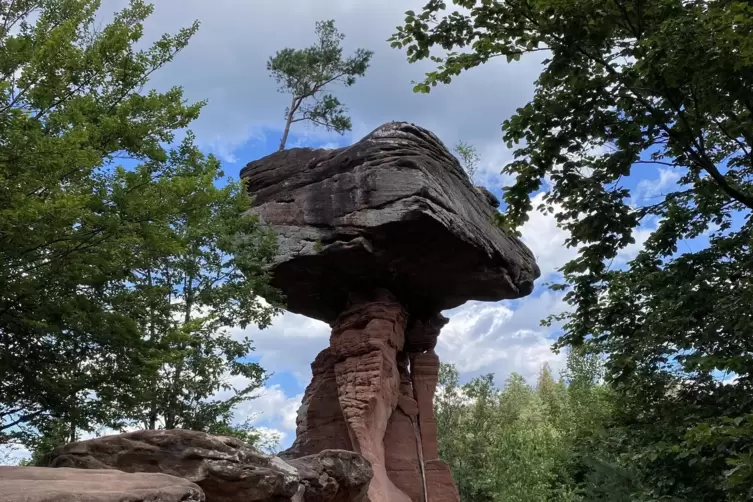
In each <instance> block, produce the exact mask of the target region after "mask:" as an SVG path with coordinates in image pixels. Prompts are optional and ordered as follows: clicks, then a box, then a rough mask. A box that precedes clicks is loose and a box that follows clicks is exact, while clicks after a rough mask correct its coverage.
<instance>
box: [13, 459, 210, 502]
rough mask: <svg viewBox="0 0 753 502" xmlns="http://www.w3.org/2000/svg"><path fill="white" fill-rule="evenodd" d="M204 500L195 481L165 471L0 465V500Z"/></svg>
mask: <svg viewBox="0 0 753 502" xmlns="http://www.w3.org/2000/svg"><path fill="white" fill-rule="evenodd" d="M63 501H65V502H156V501H160V502H204V494H203V493H202V491H201V489H200V488H199V487H198V486H196V485H195V484H194V483H191V482H190V481H187V480H185V479H181V478H178V477H175V476H169V475H167V474H154V473H137V474H129V473H125V472H121V471H115V470H101V469H98V470H93V471H82V470H79V469H65V468H64V469H47V468H44V467H15V466H14V467H6V466H0V502H63Z"/></svg>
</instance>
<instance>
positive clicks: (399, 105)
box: [102, 0, 542, 161]
mask: <svg viewBox="0 0 753 502" xmlns="http://www.w3.org/2000/svg"><path fill="white" fill-rule="evenodd" d="M125 3H126V0H105V1H104V2H103V4H104V6H103V8H102V12H103V13H109V12H113V11H115V10H117V9H119V8H121V7H122V6H123V5H125ZM154 3H155V12H154V14H153V16H152V17H151V18H149V19H148V20H147V22H146V23H145V33H146V36H145V38H146V39H148V40H154V39H156V38H157V37H158V36H159V35H160V34H162V33H165V32H171V33H172V32H175V31H176V30H178V29H179V28H181V27H184V26H187V25H189V24H190V23H191V22H193V20H195V19H199V20H200V21H201V28H200V30H199V32H198V34H197V35H196V36H195V37H194V39H193V40H192V41H191V43H190V44H189V46H188V47H187V48H186V49H185V50H184V51H183V52H182V53H180V54H179V55H178V56H177V57H176V59H175V61H173V62H172V63H171V64H170V65H168V66H167V67H166V68H165V69H163V70H161V71H158V72H157V73H155V75H154V76H153V80H152V85H154V86H155V87H157V88H158V89H166V88H168V87H170V86H173V85H181V86H182V87H183V88H184V90H185V93H186V97H187V98H188V99H189V100H192V101H195V100H202V99H208V100H209V104H208V105H207V107H206V108H205V109H204V111H203V113H202V117H201V118H200V119H199V120H198V121H197V122H196V123H195V124H193V125H192V129H193V130H194V131H195V132H196V133H197V136H198V140H199V142H200V143H201V144H202V145H204V146H205V147H207V148H211V149H212V150H214V151H215V152H216V153H218V154H220V155H222V156H223V157H225V158H232V157H233V156H234V155H235V151H234V150H235V148H237V147H238V146H239V145H241V144H243V143H244V142H246V141H247V140H248V139H250V138H262V137H264V136H266V135H270V136H273V137H274V138H275V139H276V138H278V137H279V130H280V129H281V127H282V123H283V112H284V109H285V106H286V105H287V102H288V99H287V97H286V96H284V95H282V94H280V93H278V92H277V84H276V83H275V82H274V80H273V79H272V78H270V77H269V76H268V74H267V71H266V62H267V59H268V58H269V57H270V56H272V55H273V54H274V53H275V52H276V51H277V50H279V49H282V48H284V47H294V48H304V47H306V46H308V45H310V44H311V43H312V42H313V41H314V23H315V21H317V20H321V19H335V21H336V25H337V27H338V28H339V29H340V30H341V31H342V32H343V33H344V34H345V35H346V39H345V41H344V43H343V45H344V48H345V53H346V54H349V53H351V52H352V51H353V50H354V49H355V48H358V47H363V48H368V49H371V50H373V51H374V52H375V54H374V57H373V60H372V64H371V67H370V68H369V70H368V72H367V73H366V76H365V77H364V78H362V79H360V80H359V81H358V82H357V83H356V85H354V86H353V87H350V88H336V87H335V88H333V91H335V93H336V94H337V95H338V97H340V99H341V100H342V101H343V102H344V103H345V105H346V106H347V107H348V109H349V110H350V114H351V117H352V120H353V138H356V139H357V138H360V137H361V136H363V135H364V134H366V133H368V132H369V131H370V130H372V129H374V128H375V127H376V126H378V125H380V124H382V123H384V122H389V121H392V120H407V121H412V122H416V123H417V124H419V125H422V126H424V127H427V128H429V129H431V130H433V131H434V132H435V133H437V134H438V135H439V137H440V138H442V140H443V141H445V142H446V143H447V144H448V145H454V144H455V143H456V142H457V141H458V140H460V139H462V140H465V141H468V142H470V143H473V144H474V145H476V146H477V148H479V151H485V150H486V149H487V147H488V146H490V145H496V144H499V143H501V133H500V124H501V123H502V121H503V120H504V119H505V118H507V117H509V116H510V115H512V114H513V113H514V111H515V109H516V108H518V107H520V106H522V105H524V104H525V103H526V102H527V101H528V99H530V97H531V96H532V95H533V82H534V80H535V78H536V77H537V75H538V73H539V71H540V64H539V63H540V61H541V59H542V58H540V57H528V58H523V60H521V61H520V62H518V63H515V64H510V65H508V64H504V63H501V62H497V61H493V62H490V63H489V64H486V65H484V66H483V67H481V68H478V69H475V70H474V71H471V72H469V73H467V74H463V75H460V76H458V77H457V78H455V79H454V81H453V83H452V85H450V86H438V87H437V88H435V89H434V90H432V92H431V94H428V95H423V94H415V93H414V92H413V85H412V84H411V81H413V80H420V79H421V78H422V77H423V75H424V73H425V72H426V71H429V70H431V69H433V67H434V65H433V63H417V64H413V65H411V64H409V63H408V62H407V58H406V55H405V52H404V51H400V50H396V49H393V48H391V47H390V46H389V44H388V43H387V38H389V37H390V36H391V35H392V33H393V32H394V31H395V27H396V26H397V25H400V24H402V22H403V18H404V12H405V11H406V10H407V9H420V8H421V6H422V5H423V4H424V2H423V0H410V1H408V2H405V1H403V0H387V1H376V0H371V1H359V2H358V3H356V2H354V1H353V0H317V1H316V2H314V1H313V0H279V1H276V2H249V1H242V0H214V1H212V2H207V1H205V0H160V1H159V2H154ZM300 125H301V124H296V126H300ZM293 132H294V134H296V135H299V134H303V133H306V130H305V129H304V128H301V127H295V129H294V130H293ZM309 134H312V135H315V136H317V137H318V138H320V139H321V140H322V141H327V138H329V140H330V141H331V140H332V139H333V138H335V136H334V135H332V134H327V133H325V132H324V131H322V130H321V129H318V130H317V131H316V132H309ZM238 160H240V161H244V160H246V159H238ZM247 160H248V161H250V160H253V159H247Z"/></svg>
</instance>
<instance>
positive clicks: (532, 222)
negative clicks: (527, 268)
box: [520, 192, 578, 284]
mask: <svg viewBox="0 0 753 502" xmlns="http://www.w3.org/2000/svg"><path fill="white" fill-rule="evenodd" d="M543 200H544V193H543V192H541V193H538V194H536V195H535V196H534V197H533V198H532V200H531V202H532V204H533V208H534V209H533V211H531V212H530V214H529V219H528V221H527V222H525V224H524V225H523V227H522V228H521V229H520V231H521V234H522V241H523V242H524V243H525V244H526V245H527V246H528V247H529V248H530V249H531V251H533V254H534V256H535V257H536V262H537V263H538V264H539V268H541V278H540V279H539V280H538V281H537V283H538V284H541V283H543V282H546V281H547V280H550V279H551V276H552V275H554V274H555V273H556V272H557V269H559V268H560V267H562V266H563V265H564V264H565V263H567V262H568V261H570V260H572V259H573V258H575V256H576V255H577V254H578V249H577V248H574V247H571V248H568V247H565V239H567V236H568V233H567V231H565V230H563V229H561V228H559V227H558V226H557V220H555V219H554V215H553V214H549V213H542V212H541V211H537V210H536V208H537V207H538V205H539V204H541V203H542V202H543ZM554 209H555V211H556V210H558V209H559V207H558V206H557V205H555V206H554Z"/></svg>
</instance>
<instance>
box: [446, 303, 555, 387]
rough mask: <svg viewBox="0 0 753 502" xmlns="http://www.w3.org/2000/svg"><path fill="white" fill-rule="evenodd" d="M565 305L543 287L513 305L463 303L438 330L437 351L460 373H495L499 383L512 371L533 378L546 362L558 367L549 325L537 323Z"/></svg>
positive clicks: (467, 374) (451, 312)
mask: <svg viewBox="0 0 753 502" xmlns="http://www.w3.org/2000/svg"><path fill="white" fill-rule="evenodd" d="M564 310H565V304H564V303H563V301H562V295H561V294H554V293H552V292H549V291H544V292H542V293H541V294H540V295H538V296H530V297H526V298H523V299H522V300H520V301H519V302H518V305H517V308H515V309H514V310H513V309H512V308H510V307H509V306H508V305H506V304H505V303H504V302H499V303H483V302H468V303H467V304H466V305H464V306H462V307H458V308H457V309H454V310H453V311H450V312H449V313H448V314H449V315H448V317H449V318H450V322H449V323H448V324H447V326H445V327H444V329H443V330H442V333H441V334H440V335H439V342H438V344H437V353H438V354H439V356H440V358H441V359H442V361H443V362H448V363H453V364H455V365H456V367H457V368H458V371H460V372H461V374H464V375H465V376H476V375H479V374H483V373H495V375H496V379H497V382H498V383H500V384H501V383H503V382H504V380H505V379H506V378H507V377H508V376H509V375H510V373H513V372H516V373H520V374H521V375H523V376H524V377H525V378H526V379H527V380H529V381H531V379H533V381H535V378H536V375H537V374H538V372H539V368H540V367H541V365H542V364H543V363H545V362H548V363H549V364H550V365H551V366H552V368H553V369H554V370H555V372H556V371H558V370H559V369H560V368H562V364H563V362H564V356H563V355H558V354H555V353H553V352H552V350H551V345H552V343H553V339H552V338H551V337H550V336H549V335H550V333H552V332H553V331H554V329H555V328H556V327H554V328H543V327H541V326H540V325H539V322H540V321H541V320H542V319H543V318H545V317H547V316H548V315H549V314H555V313H561V312H563V311H564Z"/></svg>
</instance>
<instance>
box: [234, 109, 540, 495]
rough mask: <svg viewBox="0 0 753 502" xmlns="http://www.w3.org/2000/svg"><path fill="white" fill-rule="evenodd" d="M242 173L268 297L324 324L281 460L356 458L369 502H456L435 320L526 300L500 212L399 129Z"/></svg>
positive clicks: (524, 261)
mask: <svg viewBox="0 0 753 502" xmlns="http://www.w3.org/2000/svg"><path fill="white" fill-rule="evenodd" d="M241 176H242V177H243V178H244V180H245V181H246V183H247V186H248V189H249V192H250V194H251V196H252V197H253V206H254V207H253V209H252V210H251V212H252V213H253V214H255V215H257V216H258V217H259V218H260V220H261V221H262V222H263V223H266V224H268V225H270V226H271V227H272V228H273V229H274V230H275V231H276V233H277V235H278V244H279V249H278V255H277V258H276V261H275V262H274V264H273V265H272V267H271V275H272V284H273V286H275V287H277V288H279V289H280V290H281V291H282V292H283V293H284V295H285V298H286V305H287V308H288V309H289V310H291V311H292V312H296V313H299V314H303V315H307V316H309V317H313V318H315V319H319V320H322V321H325V322H327V323H329V324H330V326H331V327H332V334H331V337H330V343H329V347H327V348H325V349H324V350H323V351H322V352H320V353H319V355H318V356H317V357H316V358H315V360H314V362H313V364H312V373H313V378H312V381H311V383H310V385H309V386H308V388H307V389H306V392H305V395H304V398H303V403H302V405H301V408H300V410H299V413H298V420H297V430H296V440H295V442H294V444H293V446H292V447H291V448H290V449H289V450H288V451H286V452H284V453H283V454H282V456H283V457H284V458H288V459H289V458H299V457H302V456H306V455H312V454H316V453H318V452H319V451H321V450H322V449H324V448H327V447H337V448H343V449H348V450H352V451H354V452H359V453H361V454H362V455H363V456H364V457H365V458H366V459H367V460H368V461H369V462H370V463H371V464H372V467H373V471H374V476H373V479H372V481H371V483H370V486H369V489H368V500H370V501H371V502H408V501H410V502H457V501H458V500H459V496H458V493H457V489H456V488H455V485H454V482H453V480H452V476H451V473H450V470H449V468H448V466H447V465H446V464H445V463H444V462H442V461H441V460H440V459H439V455H438V451H437V426H436V420H435V417H434V411H433V396H434V392H435V391H436V387H437V380H438V371H439V359H438V357H437V355H436V353H435V352H434V348H435V346H436V343H437V337H438V335H439V332H440V330H441V328H442V326H444V325H445V324H446V322H447V319H446V318H444V317H443V316H442V315H441V314H440V312H441V311H442V310H445V309H449V308H453V307H456V306H459V305H461V304H463V303H464V302H466V301H468V300H472V299H473V300H488V301H493V300H502V299H508V298H519V297H521V296H525V295H527V294H529V293H530V292H531V291H532V289H533V282H534V280H535V279H536V278H538V276H539V269H538V267H537V265H536V263H535V260H534V258H533V255H532V254H531V252H530V250H528V248H526V247H525V245H523V244H522V243H521V242H520V241H519V240H517V239H516V238H514V237H512V236H509V235H507V234H506V233H505V232H504V231H502V230H501V229H500V228H498V227H497V226H496V225H494V224H493V215H494V211H495V210H496V209H495V208H496V207H497V206H499V201H498V200H497V199H496V198H495V197H494V196H493V195H492V194H491V193H490V192H489V191H488V190H485V189H480V188H477V187H474V186H473V185H472V184H471V183H470V181H469V179H468V177H467V176H466V175H465V173H464V172H463V170H462V168H461V167H460V165H459V163H458V161H457V160H456V159H455V158H454V157H453V156H452V155H451V154H450V153H449V151H448V150H447V148H445V146H444V145H443V144H442V142H441V141H439V139H438V138H437V137H436V136H434V135H433V134H432V133H431V132H429V131H427V130H425V129H422V128H420V127H417V126H415V125H413V124H407V123H403V122H394V123H390V124H385V125H384V126H381V127H379V128H377V129H376V130H375V131H373V132H372V133H371V134H369V135H368V136H366V137H365V138H364V139H362V140H361V141H359V142H357V143H355V144H354V145H352V146H350V147H346V148H342V149H338V150H313V149H291V150H287V151H283V152H278V153H275V154H273V155H270V156H268V157H265V158H263V159H260V160H258V161H255V162H252V163H250V164H249V165H248V166H247V167H246V168H245V169H244V170H243V171H242V172H241Z"/></svg>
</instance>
